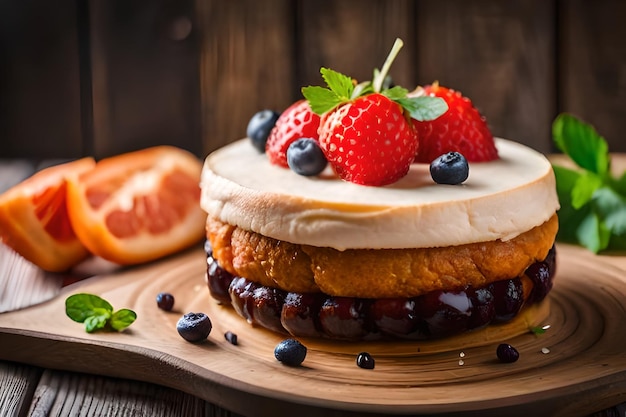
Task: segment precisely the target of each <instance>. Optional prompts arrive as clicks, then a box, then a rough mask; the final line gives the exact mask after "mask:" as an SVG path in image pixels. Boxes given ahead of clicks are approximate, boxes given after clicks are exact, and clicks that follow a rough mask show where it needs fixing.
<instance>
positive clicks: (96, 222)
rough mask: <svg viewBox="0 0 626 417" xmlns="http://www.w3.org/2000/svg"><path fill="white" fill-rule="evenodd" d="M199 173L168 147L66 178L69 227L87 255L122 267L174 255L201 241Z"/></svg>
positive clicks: (195, 163) (194, 163)
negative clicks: (70, 224) (95, 256)
mask: <svg viewBox="0 0 626 417" xmlns="http://www.w3.org/2000/svg"><path fill="white" fill-rule="evenodd" d="M201 171H202V164H201V162H200V160H199V159H198V158H196V157H195V156H194V155H192V154H191V153H189V152H187V151H185V150H182V149H179V148H176V147H171V146H157V147H153V148H147V149H143V150H139V151H134V152H129V153H125V154H122V155H118V156H113V157H110V158H106V159H103V160H101V161H99V162H98V163H97V165H96V167H95V168H94V169H93V170H91V171H89V172H85V173H83V174H81V175H79V176H75V177H72V178H70V179H68V193H67V205H68V213H69V217H70V220H71V223H72V227H73V228H74V231H75V233H76V235H77V236H78V238H79V239H80V241H81V242H83V244H84V245H85V246H86V247H87V248H88V249H89V250H90V251H91V253H93V254H94V255H97V256H99V257H101V258H104V259H106V260H108V261H110V262H114V263H117V264H121V265H132V264H138V263H143V262H148V261H152V260H155V259H157V258H160V257H163V256H167V255H170V254H173V253H175V252H178V251H180V250H182V249H184V248H187V247H189V246H191V245H192V244H194V243H196V242H199V241H200V240H201V238H202V237H203V236H204V225H205V221H206V213H204V212H203V211H202V209H201V208H200V185H199V184H200V173H201Z"/></svg>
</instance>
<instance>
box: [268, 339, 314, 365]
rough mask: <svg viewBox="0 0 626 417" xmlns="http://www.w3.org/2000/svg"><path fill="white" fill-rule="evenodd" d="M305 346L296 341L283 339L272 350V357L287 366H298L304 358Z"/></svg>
mask: <svg viewBox="0 0 626 417" xmlns="http://www.w3.org/2000/svg"><path fill="white" fill-rule="evenodd" d="M306 350H307V349H306V346H304V345H303V344H302V343H300V342H299V341H297V340H296V339H285V340H283V341H281V342H280V343H279V344H277V345H276V348H274V356H275V357H276V359H277V360H278V361H279V362H282V363H283V364H284V365H288V366H299V365H300V364H301V363H302V362H303V361H304V358H305V357H306Z"/></svg>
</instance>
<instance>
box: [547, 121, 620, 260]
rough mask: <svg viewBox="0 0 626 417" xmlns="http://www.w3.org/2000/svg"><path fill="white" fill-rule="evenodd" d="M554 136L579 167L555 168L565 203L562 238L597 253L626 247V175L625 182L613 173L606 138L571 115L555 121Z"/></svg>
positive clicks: (562, 212)
mask: <svg viewBox="0 0 626 417" xmlns="http://www.w3.org/2000/svg"><path fill="white" fill-rule="evenodd" d="M552 136H553V140H554V143H555V144H556V146H557V148H558V149H559V150H561V151H562V152H563V153H564V154H566V155H567V156H568V157H569V158H570V159H571V160H572V161H573V162H574V164H575V165H576V166H577V168H576V169H570V168H566V167H563V166H558V165H556V164H553V169H554V174H555V177H556V188H557V194H558V196H559V202H560V204H561V209H560V210H559V233H558V236H557V237H558V239H559V240H561V241H565V242H570V243H575V244H580V245H582V246H584V247H586V248H587V249H589V250H590V251H592V252H594V253H598V252H600V251H603V250H624V249H626V173H624V174H623V175H622V176H621V177H620V178H615V177H614V176H613V175H612V174H611V157H610V154H609V147H608V144H607V142H606V140H605V139H604V138H603V137H602V136H600V135H599V134H598V132H597V131H596V130H595V129H594V128H593V126H591V125H589V124H587V123H584V122H582V121H581V120H579V119H577V118H576V117H575V116H572V115H570V114H561V115H559V116H558V117H557V118H556V119H555V121H554V123H553V124H552Z"/></svg>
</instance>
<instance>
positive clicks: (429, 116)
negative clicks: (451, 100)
mask: <svg viewBox="0 0 626 417" xmlns="http://www.w3.org/2000/svg"><path fill="white" fill-rule="evenodd" d="M395 101H396V102H398V103H399V104H400V105H401V106H402V107H404V108H405V109H406V110H407V111H408V112H409V114H410V115H411V117H412V118H413V119H415V120H417V121H420V122H424V121H428V120H435V119H436V118H437V117H439V116H441V115H442V114H444V113H445V112H447V111H448V104H447V103H446V102H445V100H444V99H442V98H440V97H426V96H421V97H406V98H401V99H396V100H395Z"/></svg>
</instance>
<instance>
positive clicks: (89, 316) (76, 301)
mask: <svg viewBox="0 0 626 417" xmlns="http://www.w3.org/2000/svg"><path fill="white" fill-rule="evenodd" d="M65 314H66V315H67V316H68V317H69V318H70V319H72V320H74V321H76V322H78V323H85V331H87V333H93V332H95V331H97V330H116V331H121V330H124V329H125V328H127V327H128V326H130V325H131V324H132V323H133V322H134V321H135V319H136V318H137V314H135V312H134V311H132V310H128V309H122V310H118V311H113V306H112V305H111V304H110V303H109V302H108V301H106V300H104V299H102V298H101V297H98V296H97V295H94V294H86V293H80V294H74V295H71V296H69V297H68V298H67V299H66V300H65Z"/></svg>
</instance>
